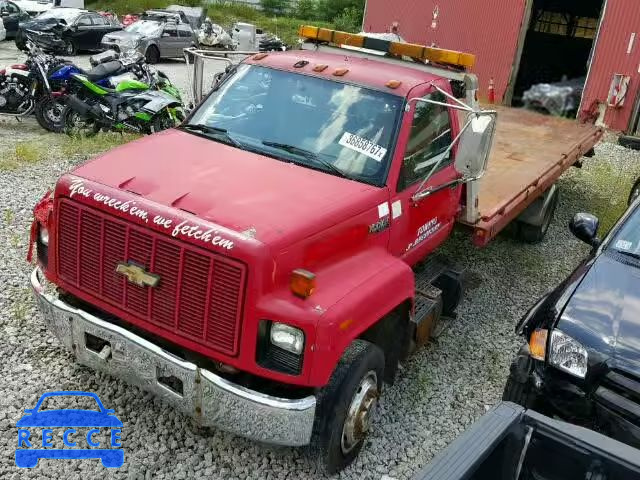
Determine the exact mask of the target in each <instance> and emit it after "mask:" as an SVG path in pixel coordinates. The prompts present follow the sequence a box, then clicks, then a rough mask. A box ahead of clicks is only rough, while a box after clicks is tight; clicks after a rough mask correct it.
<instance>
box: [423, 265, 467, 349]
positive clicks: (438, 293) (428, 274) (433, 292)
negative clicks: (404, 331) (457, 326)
mask: <svg viewBox="0 0 640 480" xmlns="http://www.w3.org/2000/svg"><path fill="white" fill-rule="evenodd" d="M414 273H415V316H414V319H413V320H414V323H415V324H416V329H417V337H418V338H417V341H418V343H419V344H420V343H426V342H427V341H428V340H429V338H430V337H431V338H437V337H438V336H439V335H440V334H442V332H443V331H444V330H445V329H446V327H447V326H448V325H449V324H450V323H451V320H453V318H451V317H443V308H445V309H446V305H445V303H446V301H448V299H447V298H443V291H442V290H441V289H440V288H438V287H437V286H436V285H434V283H435V282H436V281H437V280H438V279H439V278H442V276H443V274H448V275H451V276H452V278H453V277H456V278H462V271H461V270H460V269H459V268H456V266H455V265H454V264H453V263H452V262H451V261H449V260H448V259H447V258H446V257H445V256H444V255H439V254H436V255H431V256H430V257H429V258H427V259H426V260H425V261H424V262H422V263H421V264H419V265H418V266H417V267H416V268H415V269H414ZM445 295H446V294H445ZM445 313H446V314H449V315H451V316H452V317H455V313H452V312H445Z"/></svg>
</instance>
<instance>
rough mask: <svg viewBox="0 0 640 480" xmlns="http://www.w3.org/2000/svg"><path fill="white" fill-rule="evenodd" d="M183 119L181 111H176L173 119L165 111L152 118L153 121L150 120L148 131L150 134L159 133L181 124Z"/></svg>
mask: <svg viewBox="0 0 640 480" xmlns="http://www.w3.org/2000/svg"><path fill="white" fill-rule="evenodd" d="M184 118H185V117H184V114H183V113H182V109H176V112H175V117H174V116H173V115H171V114H170V113H169V112H168V111H166V110H165V111H163V112H160V113H159V114H158V115H156V116H155V117H153V120H151V124H150V125H149V131H150V133H157V132H161V131H162V130H168V129H169V128H174V127H176V126H177V125H179V124H180V123H182V121H183V120H184Z"/></svg>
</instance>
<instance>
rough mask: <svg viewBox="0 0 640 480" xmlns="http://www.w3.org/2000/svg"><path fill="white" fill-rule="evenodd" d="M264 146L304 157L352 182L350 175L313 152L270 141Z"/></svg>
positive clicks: (265, 142)
mask: <svg viewBox="0 0 640 480" xmlns="http://www.w3.org/2000/svg"><path fill="white" fill-rule="evenodd" d="M262 144H263V145H265V146H267V147H271V148H277V149H279V150H284V151H285V152H289V153H293V154H294V155H300V156H301V157H304V158H306V159H307V160H311V161H313V162H316V163H319V164H320V165H322V166H324V167H327V168H328V169H329V170H331V171H332V172H333V173H335V174H336V175H338V176H340V177H342V178H347V179H349V180H352V177H351V176H349V174H347V173H346V172H344V171H342V170H341V169H339V168H338V167H336V166H335V165H334V164H333V163H331V162H329V161H327V160H324V159H323V158H321V157H320V156H319V155H318V154H316V153H313V152H311V151H309V150H305V149H304V148H300V147H296V146H295V145H289V144H288V143H279V142H269V141H266V140H263V141H262Z"/></svg>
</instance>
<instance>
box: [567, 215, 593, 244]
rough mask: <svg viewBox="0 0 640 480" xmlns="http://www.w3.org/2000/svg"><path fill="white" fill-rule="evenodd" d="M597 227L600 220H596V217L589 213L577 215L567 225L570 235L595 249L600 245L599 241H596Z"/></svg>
mask: <svg viewBox="0 0 640 480" xmlns="http://www.w3.org/2000/svg"><path fill="white" fill-rule="evenodd" d="M599 226H600V220H598V217H596V216H595V215H591V214H590V213H577V214H576V215H575V216H574V217H573V220H571V223H570V224H569V230H571V233H573V235H575V237H576V238H578V239H579V240H582V241H583V242H584V243H586V244H588V245H591V246H592V247H597V246H598V245H599V244H600V240H599V239H598V227H599Z"/></svg>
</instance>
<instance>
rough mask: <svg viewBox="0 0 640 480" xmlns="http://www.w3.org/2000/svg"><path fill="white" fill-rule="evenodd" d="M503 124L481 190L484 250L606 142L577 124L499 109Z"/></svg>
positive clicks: (477, 234)
mask: <svg viewBox="0 0 640 480" xmlns="http://www.w3.org/2000/svg"><path fill="white" fill-rule="evenodd" d="M495 109H496V110H497V111H498V122H497V127H496V134H495V138H494V143H493V149H492V152H491V155H490V157H489V164H488V168H487V171H486V173H485V175H484V176H483V177H482V179H480V180H479V181H478V185H477V187H476V188H477V212H478V215H477V220H476V222H475V223H474V222H469V221H464V220H463V221H462V223H464V224H466V225H469V226H471V227H473V228H474V234H473V236H474V242H475V243H476V244H480V245H484V244H486V243H488V242H489V240H491V239H492V238H493V237H495V236H496V235H497V234H498V233H499V232H500V230H502V229H503V228H504V227H505V226H506V225H507V224H508V223H509V222H511V221H512V220H513V219H514V218H516V217H517V216H518V215H519V214H520V213H522V212H523V211H524V210H525V209H526V208H527V207H528V206H529V205H530V204H531V203H532V202H533V201H534V200H535V199H536V198H537V197H539V196H540V195H541V194H542V193H543V192H545V191H546V190H547V189H548V188H549V187H550V186H551V185H553V184H554V183H555V182H556V180H557V179H558V178H559V177H560V176H561V175H562V174H563V173H564V172H565V171H566V170H567V169H568V168H569V167H571V166H572V165H574V164H575V163H576V161H578V160H580V158H582V157H583V156H584V155H585V154H586V153H588V152H589V151H590V150H591V149H592V148H593V147H594V146H595V145H596V144H597V143H598V141H599V140H600V139H601V138H602V135H603V133H604V132H603V130H602V129H601V128H599V127H596V126H594V125H590V124H580V123H578V122H577V121H576V120H569V119H565V118H559V117H553V116H549V115H542V114H539V113H535V112H531V111H528V110H524V109H517V108H510V107H501V106H496V107H495Z"/></svg>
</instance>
